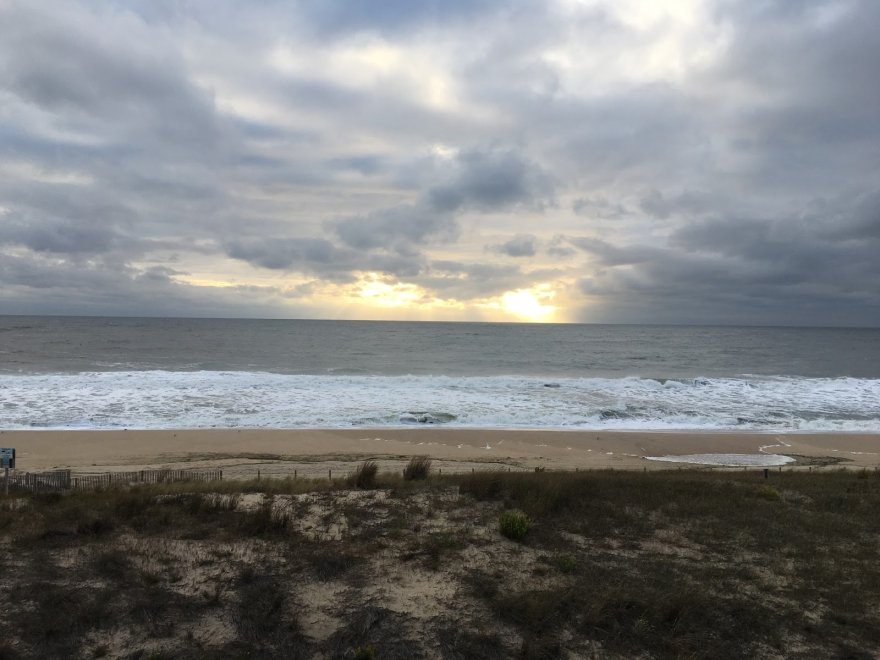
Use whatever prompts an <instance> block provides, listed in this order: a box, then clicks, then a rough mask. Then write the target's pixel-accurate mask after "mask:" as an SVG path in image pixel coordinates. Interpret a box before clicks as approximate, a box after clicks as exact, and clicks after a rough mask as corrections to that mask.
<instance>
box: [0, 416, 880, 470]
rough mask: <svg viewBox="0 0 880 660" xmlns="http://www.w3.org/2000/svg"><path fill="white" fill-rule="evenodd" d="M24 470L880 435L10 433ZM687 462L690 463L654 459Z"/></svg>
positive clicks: (589, 460)
mask: <svg viewBox="0 0 880 660" xmlns="http://www.w3.org/2000/svg"><path fill="white" fill-rule="evenodd" d="M0 445H2V446H4V447H15V448H16V452H17V468H18V469H19V470H28V471H40V470H51V469H70V470H72V471H74V472H75V473H78V474H89V473H99V472H107V471H114V470H138V469H151V468H184V467H193V468H195V467H221V468H223V470H224V475H228V476H229V477H231V478H247V477H252V476H255V475H256V473H257V471H258V470H259V471H260V474H261V475H264V476H286V475H292V474H293V473H294V471H296V473H297V474H299V475H303V476H318V475H326V474H327V471H328V470H340V471H347V470H350V469H351V468H352V467H353V466H354V465H355V464H356V463H358V462H360V461H363V460H365V459H367V458H373V459H375V460H377V461H378V462H379V464H380V467H381V468H382V469H383V470H396V469H400V467H401V466H402V465H403V464H405V463H406V461H407V460H409V458H410V457H411V456H415V455H428V456H430V457H432V458H433V459H434V466H435V468H437V469H441V470H448V471H470V470H471V469H472V468H475V469H480V468H483V469H503V468H510V469H529V470H531V469H533V468H536V467H543V468H547V469H570V470H573V469H576V468H577V469H602V468H614V469H638V470H641V469H649V470H658V469H678V468H694V467H705V466H704V465H699V464H693V463H689V462H686V461H688V460H689V459H687V458H686V456H687V455H696V454H742V455H751V456H752V457H754V458H753V460H757V461H758V462H760V460H762V458H763V457H766V456H768V455H785V456H789V457H792V458H794V459H795V462H793V463H789V464H788V465H787V466H786V468H785V469H807V468H808V467H814V466H822V465H838V466H846V467H852V468H857V469H859V468H869V469H873V468H875V467H878V466H880V434H857V433H843V434H826V433H787V434H772V433H735V432H730V433H719V432H715V433H701V432H609V431H600V432H597V431H538V430H476V429H448V428H446V429H444V428H413V429H387V428H382V429H346V430H314V429H293V430H277V429H269V430H265V429H199V430H149V431H143V430H127V431H115V430H114V431H0ZM657 456H682V461H683V462H674V461H671V462H670V461H664V462H660V461H655V460H649V459H648V458H646V457H657Z"/></svg>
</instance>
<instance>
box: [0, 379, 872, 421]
mask: <svg viewBox="0 0 880 660" xmlns="http://www.w3.org/2000/svg"><path fill="white" fill-rule="evenodd" d="M411 424H416V425H431V424H442V425H444V426H451V427H469V428H547V429H620V430H636V429H641V430H674V429H703V430H758V431H763V430H767V431H777V432H778V431H785V430H801V431H868V432H872V431H873V432H880V380H878V379H860V378H799V377H782V376H778V377H765V376H748V377H738V378H702V377H701V378H690V379H673V378H670V379H667V378H661V377H652V378H639V377H627V378H563V379H559V378H554V379H553V380H552V381H548V380H546V379H540V378H528V377H515V376H492V377H451V376H365V375H357V374H344V375H343V374H334V375H285V374H275V373H266V372H245V371H113V372H85V373H76V374H70V373H55V374H32V375H0V428H6V429H26V428H95V429H108V428H145V429H150V428H211V427H248V428H250V427H264V428H345V427H375V426H405V425H411Z"/></svg>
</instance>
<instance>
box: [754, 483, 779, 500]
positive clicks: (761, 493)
mask: <svg viewBox="0 0 880 660" xmlns="http://www.w3.org/2000/svg"><path fill="white" fill-rule="evenodd" d="M758 497H760V498H762V499H765V500H770V501H776V500H778V499H780V498H781V496H780V494H779V491H778V490H776V489H775V488H774V487H773V486H761V487H760V488H759V489H758Z"/></svg>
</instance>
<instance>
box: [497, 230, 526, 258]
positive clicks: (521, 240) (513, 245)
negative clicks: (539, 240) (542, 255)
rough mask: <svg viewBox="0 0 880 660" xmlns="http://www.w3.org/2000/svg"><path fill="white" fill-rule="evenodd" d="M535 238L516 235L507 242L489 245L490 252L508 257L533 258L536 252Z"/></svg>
mask: <svg viewBox="0 0 880 660" xmlns="http://www.w3.org/2000/svg"><path fill="white" fill-rule="evenodd" d="M535 244H536V238H535V236H533V235H532V234H517V235H516V236H514V237H513V238H511V239H510V240H509V241H505V242H504V243H500V244H497V245H490V246H488V248H489V249H490V250H491V251H492V252H496V253H498V254H504V255H507V256H508V257H534V256H535V253H536V252H537V248H536V245H535Z"/></svg>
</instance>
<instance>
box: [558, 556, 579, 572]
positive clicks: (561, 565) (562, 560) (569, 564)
mask: <svg viewBox="0 0 880 660" xmlns="http://www.w3.org/2000/svg"><path fill="white" fill-rule="evenodd" d="M556 567H557V568H558V569H559V570H560V571H562V572H563V573H573V572H574V569H575V568H576V567H577V561H576V560H575V558H574V556H573V555H559V556H558V557H556Z"/></svg>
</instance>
